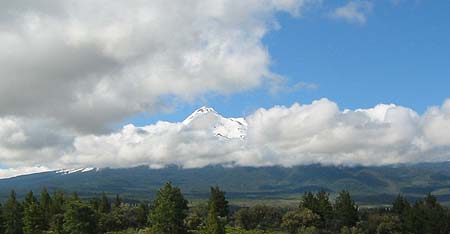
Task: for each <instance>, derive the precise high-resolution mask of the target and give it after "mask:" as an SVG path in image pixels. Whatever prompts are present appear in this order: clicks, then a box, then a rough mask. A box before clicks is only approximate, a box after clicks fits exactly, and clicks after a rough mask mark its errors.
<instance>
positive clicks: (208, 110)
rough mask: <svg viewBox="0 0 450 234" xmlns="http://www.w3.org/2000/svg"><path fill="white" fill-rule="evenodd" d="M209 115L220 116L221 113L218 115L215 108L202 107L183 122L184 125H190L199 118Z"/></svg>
mask: <svg viewBox="0 0 450 234" xmlns="http://www.w3.org/2000/svg"><path fill="white" fill-rule="evenodd" d="M208 113H213V114H216V115H219V113H217V112H216V111H215V110H214V109H213V108H211V107H206V106H202V107H200V108H198V109H197V110H195V111H194V112H193V113H192V114H191V115H189V116H188V117H187V118H186V119H185V120H184V121H183V124H185V125H188V124H189V123H190V122H191V121H192V120H194V119H196V118H199V117H200V116H202V115H205V114H208Z"/></svg>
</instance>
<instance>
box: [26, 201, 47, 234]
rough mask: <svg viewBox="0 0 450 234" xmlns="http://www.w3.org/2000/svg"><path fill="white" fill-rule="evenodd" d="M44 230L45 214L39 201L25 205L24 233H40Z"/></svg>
mask: <svg viewBox="0 0 450 234" xmlns="http://www.w3.org/2000/svg"><path fill="white" fill-rule="evenodd" d="M43 231H44V216H43V212H42V210H41V207H40V206H39V204H38V203H37V202H34V201H32V202H31V203H29V204H27V205H26V206H24V216H23V233H24V234H40V233H42V232H43Z"/></svg>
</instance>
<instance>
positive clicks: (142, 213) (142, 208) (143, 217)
mask: <svg viewBox="0 0 450 234" xmlns="http://www.w3.org/2000/svg"><path fill="white" fill-rule="evenodd" d="M148 212H149V210H148V206H147V204H145V203H141V204H139V206H138V207H136V208H135V213H136V222H137V224H138V227H139V228H143V227H144V226H145V225H146V224H147V214H148Z"/></svg>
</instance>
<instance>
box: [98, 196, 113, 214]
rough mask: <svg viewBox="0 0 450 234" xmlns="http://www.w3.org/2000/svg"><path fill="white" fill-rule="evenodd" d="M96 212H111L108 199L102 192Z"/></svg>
mask: <svg viewBox="0 0 450 234" xmlns="http://www.w3.org/2000/svg"><path fill="white" fill-rule="evenodd" d="M98 211H99V212H100V213H109V212H110V211H111V203H109V199H108V197H107V196H106V194H105V193H104V192H103V193H102V197H101V198H100V205H99V209H98Z"/></svg>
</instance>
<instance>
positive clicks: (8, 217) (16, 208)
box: [3, 190, 22, 234]
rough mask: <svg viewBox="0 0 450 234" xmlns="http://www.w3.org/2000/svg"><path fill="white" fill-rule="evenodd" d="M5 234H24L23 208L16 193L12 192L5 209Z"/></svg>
mask: <svg viewBox="0 0 450 234" xmlns="http://www.w3.org/2000/svg"><path fill="white" fill-rule="evenodd" d="M3 220H4V234H21V233H22V206H21V205H20V203H19V202H18V201H17V199H16V193H15V192H14V190H13V191H11V193H10V195H9V199H8V201H7V202H6V203H5V206H4V207H3Z"/></svg>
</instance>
